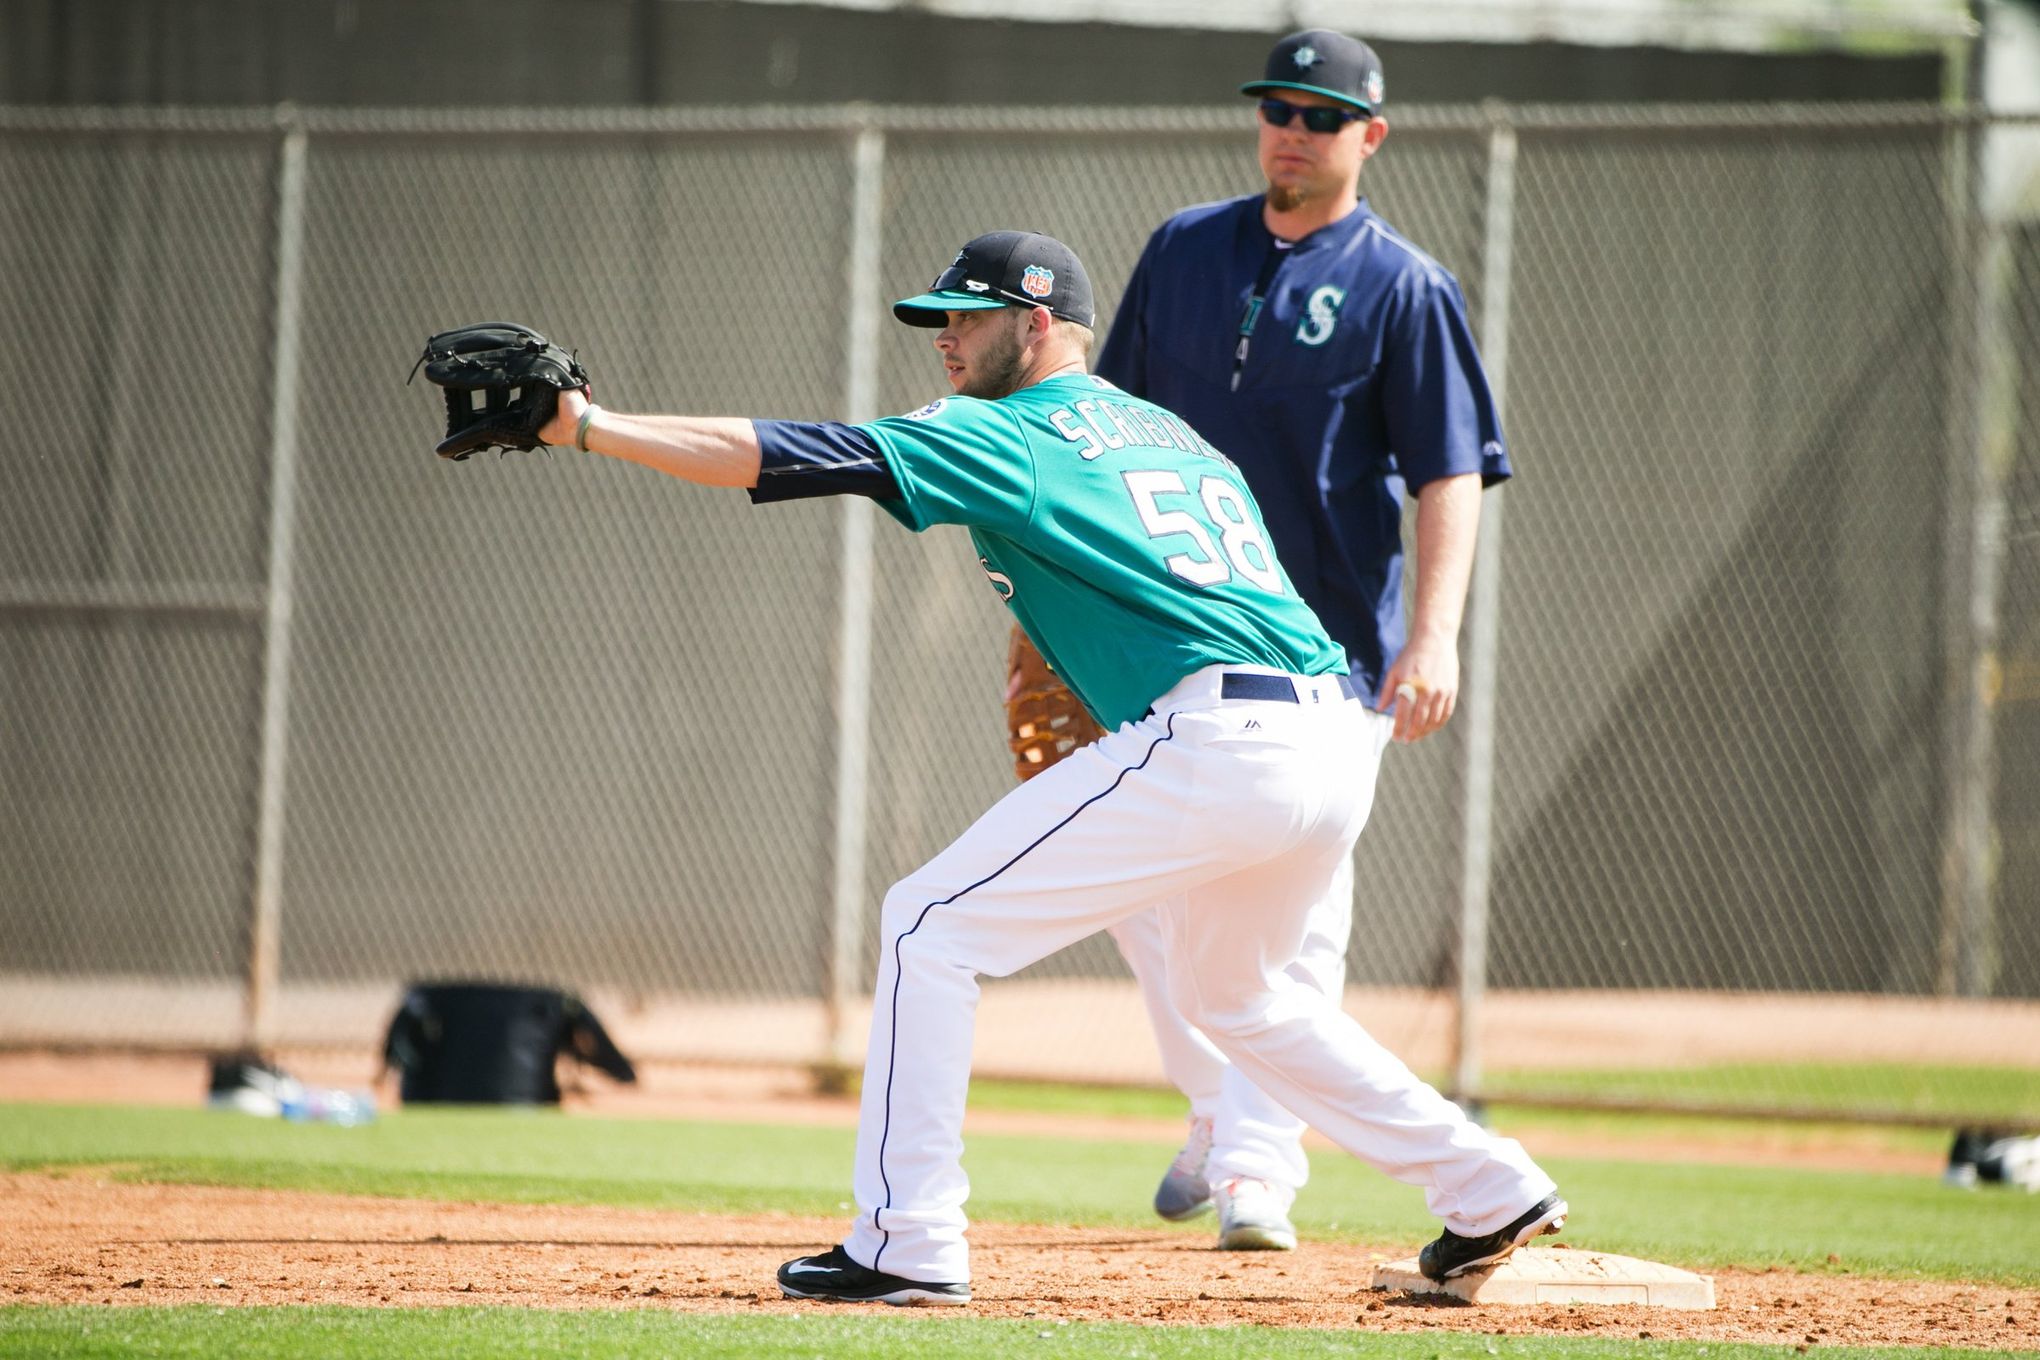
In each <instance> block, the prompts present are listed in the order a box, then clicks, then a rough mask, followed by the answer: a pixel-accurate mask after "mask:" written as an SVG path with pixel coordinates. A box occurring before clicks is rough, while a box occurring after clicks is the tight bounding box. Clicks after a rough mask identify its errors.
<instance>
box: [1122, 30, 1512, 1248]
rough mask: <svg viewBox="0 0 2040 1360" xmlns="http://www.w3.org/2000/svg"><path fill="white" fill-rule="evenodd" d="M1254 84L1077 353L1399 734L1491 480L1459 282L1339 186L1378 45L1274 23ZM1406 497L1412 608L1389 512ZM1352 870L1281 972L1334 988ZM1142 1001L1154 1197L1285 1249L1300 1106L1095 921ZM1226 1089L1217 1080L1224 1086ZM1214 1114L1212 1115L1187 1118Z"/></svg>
mask: <svg viewBox="0 0 2040 1360" xmlns="http://www.w3.org/2000/svg"><path fill="white" fill-rule="evenodd" d="M1240 92H1241V93H1242V94H1244V95H1247V96H1249V97H1252V98H1254V99H1257V100H1258V101H1259V110H1258V115H1259V138H1260V145H1259V151H1260V163H1261V170H1262V172H1263V173H1264V175H1265V176H1266V179H1267V183H1268V188H1267V190H1266V192H1264V193H1258V194H1251V195H1248V196H1245V197H1242V198H1234V199H1229V200H1227V201H1225V202H1221V203H1209V204H1203V205H1200V206H1198V207H1193V208H1186V209H1184V210H1183V211H1182V212H1179V213H1177V214H1176V215H1175V216H1174V217H1172V218H1170V219H1169V220H1168V221H1167V222H1165V223H1163V224H1162V226H1161V227H1160V229H1159V230H1157V231H1156V232H1155V233H1154V235H1153V237H1152V238H1151V239H1150V240H1149V241H1148V244H1147V249H1146V250H1145V251H1144V252H1143V253H1142V255H1141V258H1140V263H1139V264H1138V265H1137V266H1136V268H1135V270H1134V273H1133V277H1132V279H1131V280H1130V281H1129V283H1128V285H1127V288H1126V291H1125V294H1124V296H1123V298H1122V300H1121V303H1120V307H1119V312H1118V315H1117V317H1116V318H1115V320H1114V321H1113V324H1112V328H1111V331H1110V333H1109V335H1108V336H1107V338H1106V341H1105V344H1104V347H1103V350H1102V352H1101V354H1100V356H1099V360H1098V363H1097V369H1096V371H1097V372H1098V374H1100V375H1101V376H1103V377H1105V378H1108V379H1110V380H1111V381H1112V382H1114V383H1115V384H1117V385H1118V386H1120V387H1122V388H1124V389H1125V390H1126V391H1128V392H1131V393H1134V394H1135V395H1137V396H1141V397H1145V398H1147V399H1148V400H1150V401H1154V402H1158V403H1160V404H1161V405H1163V406H1166V407H1168V408H1169V409H1170V410H1173V411H1175V412H1177V413H1178V414H1179V415H1181V416H1183V417H1184V418H1185V419H1187V420H1188V421H1189V422H1190V423H1191V424H1192V425H1193V426H1194V427H1195V428H1196V429H1197V431H1198V432H1199V433H1200V434H1202V435H1203V436H1204V438H1205V439H1206V440H1208V441H1209V442H1211V443H1212V444H1214V445H1216V446H1217V447H1218V448H1219V449H1220V450H1221V451H1223V452H1224V453H1226V454H1227V455H1229V456H1230V457H1231V458H1232V459H1233V461H1234V462H1235V463H1237V464H1238V465H1239V467H1240V470H1241V472H1242V473H1243V474H1244V475H1245V477H1246V480H1247V482H1248V484H1249V486H1250V487H1251V488H1252V490H1253V493H1254V496H1255V499H1256V500H1258V501H1259V502H1260V506H1261V511H1262V514H1263V516H1264V518H1265V519H1266V522H1267V525H1268V529H1269V531H1270V533H1271V534H1272V536H1273V538H1274V540H1275V546H1276V551H1277V552H1278V553H1279V554H1280V556H1281V559H1282V561H1283V564H1284V565H1285V566H1286V567H1287V568H1288V570H1289V574H1290V576H1291V578H1292V579H1293V580H1294V581H1295V583H1296V587H1297V589H1298V590H1299V591H1300V592H1301V593H1302V595H1303V596H1304V598H1305V599H1306V600H1307V601H1308V602H1309V603H1310V605H1311V606H1312V608H1313V609H1315V610H1316V611H1317V614H1318V617H1319V618H1320V619H1321V620H1322V621H1323V622H1324V624H1325V628H1326V631H1328V632H1329V633H1330V634H1331V636H1332V638H1333V639H1334V640H1335V641H1336V642H1338V643H1339V644H1340V645H1341V646H1342V647H1344V648H1345V650H1346V653H1347V656H1348V659H1349V661H1350V664H1351V667H1352V672H1353V679H1354V681H1355V682H1356V688H1358V687H1359V686H1362V685H1364V686H1365V687H1366V692H1367V693H1369V694H1372V695H1373V696H1374V701H1375V706H1376V707H1377V708H1380V709H1384V710H1387V709H1390V708H1391V707H1393V709H1394V712H1395V735H1396V739H1397V740H1399V741H1405V742H1409V741H1418V740H1421V739H1422V738H1424V737H1426V736H1428V735H1430V734H1431V733H1433V732H1435V731H1437V730H1438V728H1439V727H1441V726H1443V725H1444V723H1445V722H1446V720H1447V719H1448V718H1450V717H1451V716H1452V711H1453V707H1454V705H1455V703H1456V701H1457V698H1458V693H1459V659H1458V634H1459V625H1460V615H1461V612H1462V610H1463V608H1464V605H1465V600H1466V589H1467V581H1468V578H1469V575H1470V573H1471V568H1472V561H1473V551H1474V536H1475V529H1476V526H1477V524H1478V522H1479V518H1480V495H1481V491H1482V489H1483V488H1484V487H1486V486H1491V485H1493V484H1495V483H1497V482H1500V481H1502V480H1504V479H1505V478H1507V477H1508V476H1509V463H1508V457H1507V454H1506V452H1505V450H1504V448H1503V444H1502V434H1501V426H1500V422H1499V420H1498V419H1497V417H1496V414H1495V408H1494V402H1493V400H1492V398H1491V396H1490V394H1489V391H1488V384H1487V379H1486V377H1485V375H1484V374H1483V373H1482V371H1481V364H1480V358H1479V356H1478V354H1477V353H1476V352H1475V349H1474V343H1473V336H1472V332H1471V331H1470V329H1469V327H1468V325H1467V320H1466V302H1465V299H1464V297H1463V296H1462V295H1461V293H1460V289H1459V285H1458V283H1457V281H1455V280H1454V279H1453V277H1452V275H1451V274H1450V273H1448V272H1447V271H1446V270H1445V269H1444V268H1443V267H1441V266H1440V265H1439V264H1438V263H1437V262H1436V261H1435V260H1433V259H1431V258H1430V257H1429V256H1428V255H1426V254H1424V253H1423V252H1422V251H1421V250H1418V249H1417V248H1416V247H1415V246H1413V245H1411V244H1410V243H1409V242H1408V241H1407V240H1405V239H1404V238H1403V237H1402V236H1401V234H1399V233H1398V232H1397V231H1396V230H1395V228H1393V227H1391V226H1390V225H1389V224H1388V223H1387V222H1386V221H1384V220H1383V219H1382V218H1381V217H1380V216H1379V215H1378V214H1377V213H1376V212H1375V211H1374V210H1373V209H1372V208H1371V207H1369V206H1368V203H1367V201H1366V200H1365V199H1364V198H1361V197H1360V196H1359V180H1360V173H1361V170H1362V168H1363V167H1364V166H1365V165H1366V163H1367V161H1368V158H1369V157H1371V156H1373V155H1374V154H1375V153H1376V152H1377V151H1379V150H1380V149H1381V146H1382V143H1383V141H1385V140H1386V138H1387V137H1388V123H1387V122H1386V121H1385V120H1384V119H1383V118H1382V117H1381V116H1380V106H1381V101H1382V96H1383V93H1384V82H1383V77H1382V69H1381V62H1380V60H1379V58H1377V57H1376V55H1375V53H1374V51H1373V49H1372V48H1370V47H1368V46H1367V44H1365V43H1363V42H1360V41H1358V40H1356V39H1354V38H1351V37H1348V36H1346V35H1345V34H1342V33H1334V32H1329V31H1326V30H1323V29H1312V30H1309V31H1307V32H1303V33H1295V34H1292V35H1290V36H1289V37H1287V38H1284V39H1283V40H1282V41H1281V42H1279V43H1277V44H1276V45H1275V47H1274V50H1273V51H1272V52H1270V53H1269V56H1268V64H1267V68H1266V71H1265V74H1264V75H1263V77H1262V79H1260V80H1256V81H1250V82H1248V83H1247V84H1245V85H1243V86H1241V87H1240ZM1412 498H1413V499H1414V501H1415V505H1416V514H1415V553H1414V558H1413V560H1412V561H1411V562H1410V563H1409V564H1408V570H1409V574H1410V575H1411V576H1412V578H1413V583H1414V591H1413V592H1412V594H1413V601H1412V608H1411V609H1410V611H1409V613H1408V616H1407V617H1406V616H1405V610H1404V605H1403V593H1404V577H1405V562H1404V555H1403V544H1402V519H1403V513H1404V508H1405V504H1406V503H1407V502H1408V501H1409V500H1410V499H1412ZM1350 880H1351V876H1350V870H1349V872H1348V874H1347V876H1346V878H1345V881H1344V882H1342V883H1341V884H1340V885H1337V886H1336V887H1335V889H1334V892H1333V895H1332V897H1331V898H1329V899H1328V900H1327V901H1326V902H1325V903H1324V904H1323V906H1322V908H1321V910H1320V912H1319V913H1318V914H1317V917H1316V918H1315V919H1314V923H1313V924H1314V929H1313V932H1312V938H1311V941H1310V944H1309V946H1308V947H1307V954H1306V957H1305V958H1304V959H1303V960H1301V961H1300V962H1299V965H1298V971H1299V972H1300V974H1307V975H1308V980H1309V981H1310V982H1311V983H1312V984H1313V985H1315V986H1317V987H1319V988H1320V989H1322V990H1325V991H1328V992H1331V993H1332V994H1334V995H1336V994H1337V993H1338V992H1339V990H1340V989H1342V988H1343V986H1344V980H1345V949H1346V941H1347V937H1348V935H1349V933H1350V931H1351V925H1352V884H1351V881H1350ZM1114 937H1115V939H1116V940H1117V941H1118V943H1119V946H1120V949H1121V952H1122V953H1124V954H1125V955H1126V957H1127V960H1128V962H1129V964H1131V965H1132V967H1133V969H1134V971H1135V973H1136V975H1139V976H1140V977H1141V980H1142V984H1143V990H1144V991H1145V992H1146V994H1147V996H1148V998H1149V1012H1150V1015H1151V1016H1152V1017H1153V1018H1154V1021H1155V1028H1156V1032H1157V1037H1158V1039H1159V1040H1160V1043H1161V1047H1162V1050H1163V1060H1164V1067H1165V1069H1167V1070H1168V1072H1169V1075H1170V1077H1171V1079H1172V1080H1174V1081H1175V1082H1176V1084H1177V1085H1178V1086H1180V1087H1182V1088H1183V1089H1184V1091H1185V1092H1186V1094H1188V1095H1190V1097H1191V1102H1192V1127H1191V1137H1190V1139H1189V1141H1188V1142H1187V1143H1186V1144H1185V1147H1184V1150H1183V1153H1182V1154H1181V1155H1179V1157H1178V1158H1177V1160H1176V1163H1175V1165H1174V1166H1172V1167H1171V1168H1170V1171H1169V1174H1168V1176H1166V1177H1165V1178H1164V1180H1163V1182H1162V1186H1161V1188H1160V1189H1159V1190H1158V1191H1157V1193H1156V1198H1155V1207H1156V1210H1157V1211H1158V1212H1160V1213H1162V1214H1163V1215H1164V1216H1166V1217H1170V1218H1182V1217H1188V1216H1189V1215H1190V1214H1192V1213H1196V1212H1200V1211H1202V1209H1203V1208H1204V1207H1205V1204H1206V1203H1207V1202H1208V1201H1210V1200H1213V1199H1215V1200H1216V1203H1217V1207H1218V1209H1219V1213H1220V1244H1221V1245H1222V1246H1228V1247H1257V1246H1259V1247H1278V1248H1279V1247H1288V1246H1293V1245H1294V1242H1295V1233H1294V1229H1293V1228H1292V1227H1291V1226H1290V1224H1289V1222H1288V1218H1287V1212H1288V1207H1289V1204H1290V1202H1291V1200H1292V1199H1293V1198H1294V1195H1295V1191H1296V1189H1297V1187H1299V1186H1301V1184H1302V1183H1303V1175H1304V1169H1305V1163H1304V1159H1303V1153H1302V1150H1301V1147H1300V1145H1299V1144H1298V1142H1297V1139H1298V1137H1299V1135H1300V1133H1301V1129H1302V1125H1301V1123H1300V1122H1299V1121H1297V1120H1296V1119H1295V1118H1294V1117H1293V1116H1291V1115H1289V1114H1287V1113H1286V1112H1285V1111H1283V1110H1281V1108H1280V1107H1279V1106H1276V1105H1275V1104H1274V1102H1272V1101H1270V1100H1268V1099H1267V1098H1266V1097H1265V1096H1261V1095H1260V1094H1259V1093H1258V1092H1255V1091H1253V1090H1252V1088H1251V1087H1250V1086H1248V1085H1247V1084H1246V1082H1245V1079H1244V1078H1243V1077H1241V1076H1240V1075H1239V1074H1238V1073H1237V1072H1234V1071H1232V1070H1230V1069H1229V1068H1227V1067H1226V1066H1225V1064H1224V1060H1223V1059H1222V1058H1220V1057H1219V1055H1218V1053H1217V1051H1216V1050H1215V1049H1214V1048H1212V1047H1211V1046H1210V1045H1209V1043H1208V1042H1207V1041H1204V1040H1203V1037H1202V1036H1201V1035H1198V1034H1197V1033H1196V1031H1194V1030H1191V1029H1189V1028H1188V1027H1187V1026H1186V1025H1184V1024H1183V1023H1182V1021H1181V1020H1180V1018H1175V1017H1172V1016H1171V1015H1170V1014H1168V1013H1167V1012H1166V1010H1165V1009H1164V1008H1162V1007H1160V1006H1158V1005H1157V1004H1156V998H1157V997H1158V996H1161V995H1165V994H1166V987H1165V986H1164V985H1161V983H1160V981H1159V979H1158V978H1156V977H1155V976H1154V974H1155V973H1157V972H1158V971H1159V970H1160V968H1161V963H1160V959H1161V951H1160V941H1159V930H1158V927H1157V926H1156V925H1155V923H1154V920H1153V918H1152V917H1142V918H1137V919H1136V920H1135V921H1134V922H1132V923H1129V924H1128V925H1127V926H1126V927H1123V928H1121V929H1119V930H1115V932H1114ZM1221 1091H1222V1095H1221V1094H1220V1092H1221ZM1210 1119H1215V1125H1216V1126H1215V1128H1214V1126H1213V1124H1211V1123H1207V1122H1205V1121H1206V1120H1210Z"/></svg>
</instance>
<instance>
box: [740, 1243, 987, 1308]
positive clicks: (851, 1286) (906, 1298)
mask: <svg viewBox="0 0 2040 1360" xmlns="http://www.w3.org/2000/svg"><path fill="white" fill-rule="evenodd" d="M779 1292H780V1293H782V1294H784V1295H786V1297H788V1298H789V1299H826V1300H830V1301H832V1302H836V1303H890V1304H895V1305H899V1306H902V1307H904V1306H906V1305H908V1304H919V1303H951V1304H954V1303H969V1302H970V1286H969V1285H967V1284H929V1283H928V1282H927V1281H925V1280H903V1279H901V1278H900V1277H899V1276H897V1275H887V1274H886V1273H885V1272H883V1271H878V1270H869V1269H866V1268H865V1267H864V1266H860V1265H858V1264H857V1263H856V1262H855V1261H853V1260H851V1259H850V1257H849V1256H848V1255H847V1254H846V1253H845V1252H844V1250H843V1249H842V1248H841V1247H830V1248H829V1249H828V1250H827V1251H825V1252H823V1253H822V1254H821V1255H819V1256H801V1257H797V1258H795V1259H794V1260H791V1261H788V1262H787V1263H786V1264H785V1265H783V1266H781V1267H780V1268H779Z"/></svg>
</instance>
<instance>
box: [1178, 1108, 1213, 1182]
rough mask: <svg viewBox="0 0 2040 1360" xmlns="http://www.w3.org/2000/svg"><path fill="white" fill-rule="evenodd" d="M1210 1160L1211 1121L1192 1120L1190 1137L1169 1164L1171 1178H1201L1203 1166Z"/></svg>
mask: <svg viewBox="0 0 2040 1360" xmlns="http://www.w3.org/2000/svg"><path fill="white" fill-rule="evenodd" d="M1210 1159H1211V1121H1210V1120H1209V1119H1193V1120H1191V1121H1190V1137H1189V1139H1188V1140H1187V1141H1186V1142H1185V1143H1184V1144H1183V1148H1182V1150H1181V1151H1180V1152H1178V1153H1177V1154H1176V1160H1175V1161H1173V1162H1171V1163H1169V1174H1170V1175H1172V1176H1201V1175H1203V1174H1204V1164H1205V1163H1206V1162H1207V1161H1209V1160H1210Z"/></svg>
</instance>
